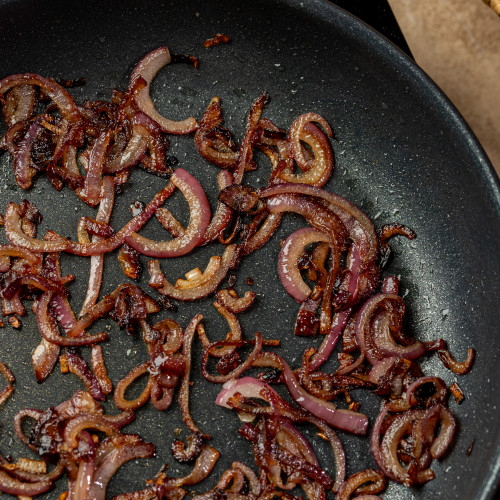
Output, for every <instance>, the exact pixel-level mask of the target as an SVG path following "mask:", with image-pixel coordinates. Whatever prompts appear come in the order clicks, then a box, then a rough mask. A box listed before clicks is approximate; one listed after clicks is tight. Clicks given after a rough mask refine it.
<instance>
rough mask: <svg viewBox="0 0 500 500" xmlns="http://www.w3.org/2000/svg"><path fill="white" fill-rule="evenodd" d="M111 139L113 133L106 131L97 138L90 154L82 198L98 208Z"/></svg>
mask: <svg viewBox="0 0 500 500" xmlns="http://www.w3.org/2000/svg"><path fill="white" fill-rule="evenodd" d="M110 139H111V132H110V131H109V130H105V131H104V132H102V133H101V135H100V136H99V137H98V138H97V140H96V141H95V143H94V146H93V147H92V150H91V152H90V158H89V164H88V168H87V175H86V176H85V182H84V184H83V189H82V191H81V196H82V197H83V200H84V201H86V202H87V203H88V204H89V205H91V206H96V205H97V204H98V203H99V200H100V198H101V190H102V166H103V164H104V158H105V155H106V151H107V149H108V145H109V141H110Z"/></svg>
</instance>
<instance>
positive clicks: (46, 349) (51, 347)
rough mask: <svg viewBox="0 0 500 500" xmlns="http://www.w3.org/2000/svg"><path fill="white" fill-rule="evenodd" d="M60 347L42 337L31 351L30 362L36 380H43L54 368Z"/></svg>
mask: <svg viewBox="0 0 500 500" xmlns="http://www.w3.org/2000/svg"><path fill="white" fill-rule="evenodd" d="M60 351H61V347H60V346H58V345H57V344H53V343H52V342H49V341H48V340H45V339H44V338H42V340H41V342H40V344H38V346H37V347H35V349H33V352H32V353H31V362H32V364H33V370H34V372H35V377H36V380H37V382H42V381H43V380H45V379H46V378H47V377H48V376H49V374H50V373H51V372H52V370H53V369H54V366H55V365H56V363H57V360H58V359H59V353H60Z"/></svg>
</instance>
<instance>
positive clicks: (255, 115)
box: [234, 92, 269, 184]
mask: <svg viewBox="0 0 500 500" xmlns="http://www.w3.org/2000/svg"><path fill="white" fill-rule="evenodd" d="M268 101H269V94H267V93H266V92H264V93H263V94H261V95H260V96H259V97H258V98H257V99H256V100H255V101H254V102H253V103H252V107H251V108H250V112H249V114H248V118H247V123H246V125H245V135H244V137H243V141H242V142H241V146H240V152H239V155H238V161H237V163H236V169H235V171H234V183H235V184H241V181H242V179H243V174H244V173H245V170H247V169H248V166H249V165H250V164H251V163H252V162H253V151H252V147H253V145H254V142H255V140H256V138H257V137H258V133H259V120H260V117H261V116H262V112H263V111H264V106H265V105H266V104H267V102H268Z"/></svg>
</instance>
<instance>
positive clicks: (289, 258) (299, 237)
mask: <svg viewBox="0 0 500 500" xmlns="http://www.w3.org/2000/svg"><path fill="white" fill-rule="evenodd" d="M318 241H323V242H325V243H329V241H330V240H329V238H328V236H327V235H326V234H325V233H322V232H320V231H317V230H316V229H313V228H312V227H303V228H302V229H298V230H297V231H295V232H293V233H292V234H291V235H290V236H289V237H288V238H287V239H286V240H285V242H284V243H283V245H282V247H281V250H280V253H279V257H278V274H279V277H280V279H281V282H282V283H283V286H284V287H285V290H286V291H287V292H288V293H289V294H290V295H291V296H292V297H293V298H294V299H295V300H296V301H297V302H298V303H299V304H300V303H302V302H304V301H305V300H306V299H307V297H308V296H309V295H310V293H311V289H310V288H309V286H308V285H307V284H306V283H305V282H304V280H303V279H302V276H301V274H300V269H299V267H298V264H297V261H298V260H299V258H300V257H301V256H302V255H303V254H304V251H305V247H306V246H307V245H309V244H311V243H315V242H318Z"/></svg>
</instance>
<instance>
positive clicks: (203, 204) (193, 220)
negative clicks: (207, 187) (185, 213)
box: [125, 168, 210, 258]
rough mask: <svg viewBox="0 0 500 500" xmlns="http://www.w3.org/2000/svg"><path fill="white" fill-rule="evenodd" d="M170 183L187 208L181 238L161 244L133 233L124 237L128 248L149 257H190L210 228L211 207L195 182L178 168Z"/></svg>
mask: <svg viewBox="0 0 500 500" xmlns="http://www.w3.org/2000/svg"><path fill="white" fill-rule="evenodd" d="M171 182H173V183H174V184H175V185H176V186H177V187H178V188H179V189H180V190H181V192H182V194H183V195H184V196H185V198H186V200H187V202H188V204H189V210H190V219H189V225H188V227H187V228H186V230H185V231H184V234H183V235H182V236H180V237H178V238H174V239H173V240H168V241H167V240H165V241H161V242H157V241H152V240H149V239H147V238H144V237H143V236H140V235H139V234H137V233H135V232H134V233H131V234H130V235H127V236H126V237H125V240H126V242H127V243H128V244H129V245H130V246H131V247H133V248H135V249H136V250H137V251H138V252H140V253H142V254H144V255H148V256H150V257H156V258H164V257H178V256H180V255H185V254H186V253H189V252H190V251H191V250H192V249H193V248H194V247H195V246H197V245H198V244H199V243H200V242H201V241H202V239H203V237H204V235H205V231H206V230H207V227H208V225H209V224H210V205H209V203H208V199H207V196H206V194H205V191H204V190H203V188H202V187H201V184H200V183H199V182H198V181H197V180H196V178H195V177H193V176H192V175H191V174H190V173H188V172H186V170H184V169H182V168H178V169H177V170H176V171H175V172H174V174H173V175H172V177H171Z"/></svg>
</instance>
